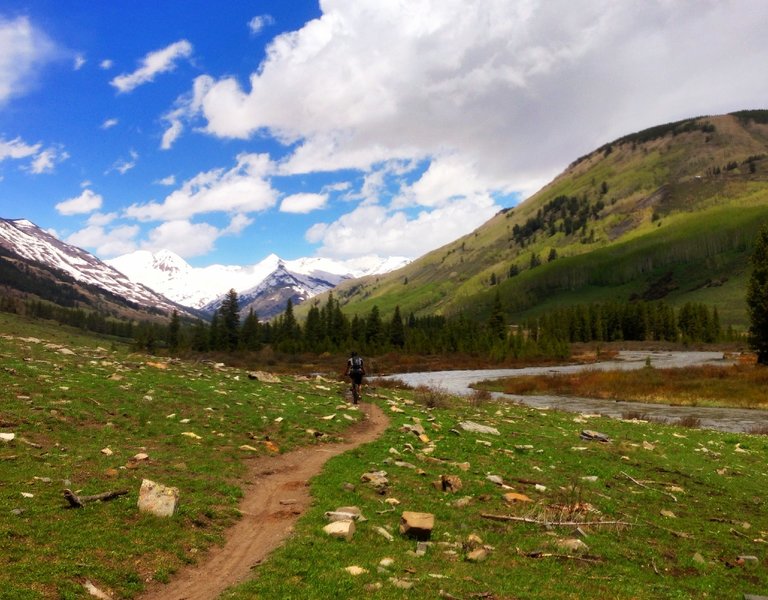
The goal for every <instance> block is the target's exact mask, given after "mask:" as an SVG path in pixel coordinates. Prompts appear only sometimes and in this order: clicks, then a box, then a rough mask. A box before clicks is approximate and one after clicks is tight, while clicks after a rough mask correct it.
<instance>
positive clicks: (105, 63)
mask: <svg viewBox="0 0 768 600" xmlns="http://www.w3.org/2000/svg"><path fill="white" fill-rule="evenodd" d="M112 65H114V63H113V62H112V60H110V59H109V58H105V59H104V60H102V61H101V62H100V63H99V68H100V69H101V70H103V71H108V70H109V69H111V68H112Z"/></svg>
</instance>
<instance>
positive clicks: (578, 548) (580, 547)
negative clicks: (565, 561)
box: [556, 538, 589, 554]
mask: <svg viewBox="0 0 768 600" xmlns="http://www.w3.org/2000/svg"><path fill="white" fill-rule="evenodd" d="M556 543H557V547H558V548H560V549H561V550H565V551H567V552H571V553H574V554H577V553H580V552H587V551H589V546H587V545H586V544H585V543H584V542H582V541H581V540H580V539H577V538H568V539H565V540H557V542H556Z"/></svg>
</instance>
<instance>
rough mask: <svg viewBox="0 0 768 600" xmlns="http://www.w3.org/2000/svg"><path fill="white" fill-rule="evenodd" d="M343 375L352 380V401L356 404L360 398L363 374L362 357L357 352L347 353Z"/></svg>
mask: <svg viewBox="0 0 768 600" xmlns="http://www.w3.org/2000/svg"><path fill="white" fill-rule="evenodd" d="M344 375H347V376H348V377H349V378H350V379H351V380H352V403H353V404H357V402H358V400H360V386H361V385H362V383H363V375H365V365H364V363H363V359H362V357H361V356H358V354H357V352H352V353H351V354H350V355H349V358H348V359H347V368H346V369H345V371H344Z"/></svg>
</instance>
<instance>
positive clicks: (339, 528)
mask: <svg viewBox="0 0 768 600" xmlns="http://www.w3.org/2000/svg"><path fill="white" fill-rule="evenodd" d="M323 531H324V532H325V533H327V534H328V535H330V536H331V537H334V538H339V539H343V540H345V541H347V542H349V541H350V540H351V539H352V536H354V535H355V522H354V521H352V520H349V521H334V522H333V523H329V524H328V525H326V526H325V527H323Z"/></svg>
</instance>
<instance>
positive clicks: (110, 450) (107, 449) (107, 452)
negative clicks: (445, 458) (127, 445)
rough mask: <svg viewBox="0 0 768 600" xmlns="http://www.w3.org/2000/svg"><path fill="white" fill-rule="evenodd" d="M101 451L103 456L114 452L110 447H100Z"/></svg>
mask: <svg viewBox="0 0 768 600" xmlns="http://www.w3.org/2000/svg"><path fill="white" fill-rule="evenodd" d="M101 453H102V454H103V455H104V456H112V455H113V454H114V452H112V449H111V448H102V449H101Z"/></svg>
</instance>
